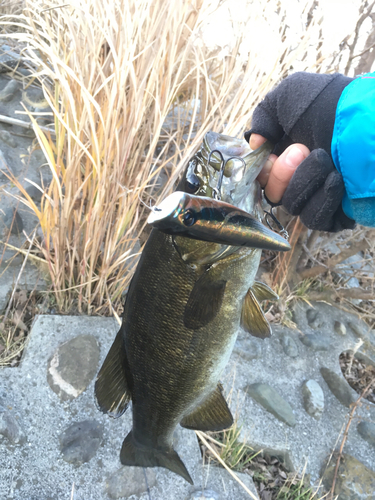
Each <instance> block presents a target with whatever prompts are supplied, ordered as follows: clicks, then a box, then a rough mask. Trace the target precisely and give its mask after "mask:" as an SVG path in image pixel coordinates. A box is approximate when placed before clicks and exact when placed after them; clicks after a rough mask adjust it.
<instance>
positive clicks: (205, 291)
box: [184, 271, 227, 330]
mask: <svg viewBox="0 0 375 500" xmlns="http://www.w3.org/2000/svg"><path fill="white" fill-rule="evenodd" d="M226 284H227V282H226V281H225V280H217V279H213V278H212V277H211V275H210V274H209V271H206V272H205V273H204V274H203V275H202V276H201V277H200V278H199V280H198V281H197V282H196V283H195V285H194V287H193V290H192V291H191V293H190V296H189V299H188V301H187V303H186V306H185V312H184V325H185V326H186V328H191V329H192V330H198V329H199V328H202V327H203V326H206V325H208V324H209V323H211V321H213V319H214V318H215V317H216V315H217V314H218V313H219V311H220V308H221V304H222V302H223V298H224V292H225V287H226Z"/></svg>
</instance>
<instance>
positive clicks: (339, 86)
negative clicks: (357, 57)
mask: <svg viewBox="0 0 375 500" xmlns="http://www.w3.org/2000/svg"><path fill="white" fill-rule="evenodd" d="M352 80H353V79H352V78H348V77H346V76H343V75H340V74H337V73H336V74H334V75H324V74H315V73H303V72H301V73H294V74H293V75H291V76H289V77H288V78H286V79H285V80H283V81H282V82H281V83H280V84H279V85H278V86H277V87H276V88H275V89H274V90H272V91H271V92H269V93H268V94H267V95H266V97H265V98H264V100H263V101H262V102H261V103H260V104H259V105H258V106H257V107H256V109H255V111H254V114H253V120H252V128H251V130H249V131H248V132H246V133H245V139H246V140H247V141H249V139H250V135H251V134H252V133H256V134H260V135H262V136H263V137H266V138H267V139H268V140H270V141H271V142H272V143H273V144H275V149H274V151H273V152H274V153H275V154H276V155H278V156H279V155H280V154H281V153H282V152H283V151H284V150H285V149H286V148H287V147H288V146H290V145H291V144H293V143H302V144H304V145H305V146H307V147H308V148H309V149H310V151H311V153H310V155H309V156H308V157H307V158H306V159H305V160H304V161H303V162H302V163H301V164H300V165H299V167H298V168H297V170H296V171H295V173H294V175H293V177H292V179H291V181H290V183H289V185H288V187H287V189H286V191H285V193H284V196H283V198H282V200H281V203H279V204H282V205H284V207H285V208H286V210H287V211H288V212H289V213H290V214H292V215H299V216H300V217H301V220H302V222H303V223H304V224H305V226H307V227H308V228H310V229H318V230H320V231H331V232H337V231H341V230H342V229H352V228H353V227H354V226H355V221H353V220H352V219H349V217H347V216H346V215H345V214H344V212H343V210H342V207H341V201H342V198H343V195H344V192H345V186H344V181H343V179H342V176H341V174H340V173H339V172H338V171H337V169H336V167H335V165H334V163H333V161H332V157H331V142H332V135H333V127H334V123H335V115H336V107H337V103H338V101H339V98H340V96H341V93H342V91H343V90H344V88H345V87H346V86H347V85H348V84H349V83H350V82H351V81H352ZM270 204H271V205H273V206H275V205H278V204H274V203H270Z"/></svg>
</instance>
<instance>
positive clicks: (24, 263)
mask: <svg viewBox="0 0 375 500" xmlns="http://www.w3.org/2000/svg"><path fill="white" fill-rule="evenodd" d="M35 233H36V229H35V230H34V233H33V236H32V238H31V245H30V246H29V248H28V250H27V254H26V257H25V259H24V261H23V262H22V266H21V269H20V272H19V273H18V276H17V279H16V282H15V284H14V287H13V291H12V295H11V297H10V300H9V303H8V307H7V310H6V311H5V315H4V318H3V321H2V323H5V320H6V319H7V317H8V314H9V311H10V308H11V306H12V302H13V298H14V294H15V293H16V289H17V285H18V282H19V280H20V278H21V275H22V273H23V270H24V268H25V265H26V262H27V258H28V256H29V254H30V250H31V247H32V243H33V241H34V238H35Z"/></svg>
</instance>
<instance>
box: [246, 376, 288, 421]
mask: <svg viewBox="0 0 375 500" xmlns="http://www.w3.org/2000/svg"><path fill="white" fill-rule="evenodd" d="M245 390H246V392H247V394H248V395H249V396H251V397H252V398H253V399H254V400H255V401H256V402H257V403H259V404H260V405H262V406H263V408H264V409H265V410H267V411H269V412H270V413H272V415H274V416H275V417H276V418H278V419H279V420H281V422H284V423H286V424H287V425H289V426H290V427H294V426H295V425H296V418H295V416H294V413H293V410H292V407H291V406H290V404H289V403H287V402H286V401H285V399H284V398H282V397H281V396H280V394H279V393H278V392H277V391H276V389H274V388H273V387H271V386H270V385H268V384H259V383H258V384H251V385H248V386H247V387H246V389H245Z"/></svg>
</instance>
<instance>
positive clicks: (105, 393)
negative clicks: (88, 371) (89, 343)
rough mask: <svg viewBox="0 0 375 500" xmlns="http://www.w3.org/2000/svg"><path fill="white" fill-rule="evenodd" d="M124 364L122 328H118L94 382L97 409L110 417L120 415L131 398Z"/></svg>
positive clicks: (125, 362) (125, 360)
mask: <svg viewBox="0 0 375 500" xmlns="http://www.w3.org/2000/svg"><path fill="white" fill-rule="evenodd" d="M126 366H127V359H126V352H125V346H124V340H123V335H122V330H120V331H119V332H118V334H117V335H116V338H115V340H114V342H113V344H112V347H111V349H110V350H109V352H108V354H107V357H106V358H105V360H104V363H103V365H102V367H101V368H100V371H99V373H98V376H97V378H96V382H95V396H96V401H97V404H98V406H99V409H100V410H101V411H102V412H103V413H108V414H109V415H110V416H111V417H115V418H117V417H120V416H121V415H122V414H123V413H124V412H125V410H126V408H127V406H128V403H129V401H130V400H131V394H130V390H129V387H128V383H127V381H126Z"/></svg>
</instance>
